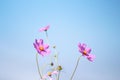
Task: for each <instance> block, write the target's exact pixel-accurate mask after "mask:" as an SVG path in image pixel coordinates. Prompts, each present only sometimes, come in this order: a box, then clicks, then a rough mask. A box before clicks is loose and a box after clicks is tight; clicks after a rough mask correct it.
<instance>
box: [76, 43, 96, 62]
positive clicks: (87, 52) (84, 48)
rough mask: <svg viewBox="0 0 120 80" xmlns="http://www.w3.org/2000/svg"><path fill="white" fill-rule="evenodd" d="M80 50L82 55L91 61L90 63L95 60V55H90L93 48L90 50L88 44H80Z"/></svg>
mask: <svg viewBox="0 0 120 80" xmlns="http://www.w3.org/2000/svg"><path fill="white" fill-rule="evenodd" d="M78 48H79V52H80V53H82V55H83V56H86V58H87V59H88V60H89V61H93V60H94V58H95V55H93V54H90V52H91V48H88V47H87V45H86V44H84V43H83V44H81V43H79V44H78Z"/></svg>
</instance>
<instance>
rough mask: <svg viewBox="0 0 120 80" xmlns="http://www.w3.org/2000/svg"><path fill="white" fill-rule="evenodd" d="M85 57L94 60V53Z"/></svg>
mask: <svg viewBox="0 0 120 80" xmlns="http://www.w3.org/2000/svg"><path fill="white" fill-rule="evenodd" d="M87 59H88V60H89V61H94V59H95V55H93V54H89V56H87Z"/></svg>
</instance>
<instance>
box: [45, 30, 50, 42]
mask: <svg viewBox="0 0 120 80" xmlns="http://www.w3.org/2000/svg"><path fill="white" fill-rule="evenodd" d="M45 33H46V38H47V42H48V44H50V43H49V39H48V33H47V31H45Z"/></svg>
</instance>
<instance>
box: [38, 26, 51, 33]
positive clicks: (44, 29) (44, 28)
mask: <svg viewBox="0 0 120 80" xmlns="http://www.w3.org/2000/svg"><path fill="white" fill-rule="evenodd" d="M49 28H50V25H47V26H45V27H42V28H40V32H42V31H47V30H48V29H49Z"/></svg>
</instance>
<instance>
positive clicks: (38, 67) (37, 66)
mask: <svg viewBox="0 0 120 80" xmlns="http://www.w3.org/2000/svg"><path fill="white" fill-rule="evenodd" d="M36 63H37V68H38V73H39V76H40V78H41V79H42V74H41V72H40V68H39V64H38V53H37V54H36Z"/></svg>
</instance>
